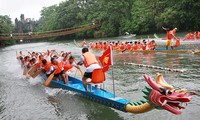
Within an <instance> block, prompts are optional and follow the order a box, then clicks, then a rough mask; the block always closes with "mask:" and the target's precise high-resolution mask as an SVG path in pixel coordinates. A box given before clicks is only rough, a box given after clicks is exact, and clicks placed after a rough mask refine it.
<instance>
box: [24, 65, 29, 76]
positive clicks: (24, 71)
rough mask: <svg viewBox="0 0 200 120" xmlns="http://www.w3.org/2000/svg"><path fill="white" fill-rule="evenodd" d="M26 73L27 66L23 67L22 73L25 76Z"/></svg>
mask: <svg viewBox="0 0 200 120" xmlns="http://www.w3.org/2000/svg"><path fill="white" fill-rule="evenodd" d="M27 71H28V69H27V66H24V72H23V75H26V74H27Z"/></svg>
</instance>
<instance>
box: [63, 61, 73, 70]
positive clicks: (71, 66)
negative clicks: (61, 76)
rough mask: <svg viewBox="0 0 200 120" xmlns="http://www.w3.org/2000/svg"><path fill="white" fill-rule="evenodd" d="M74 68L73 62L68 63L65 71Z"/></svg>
mask: <svg viewBox="0 0 200 120" xmlns="http://www.w3.org/2000/svg"><path fill="white" fill-rule="evenodd" d="M71 68H73V64H70V63H67V64H65V65H64V72H67V71H68V70H69V69H71Z"/></svg>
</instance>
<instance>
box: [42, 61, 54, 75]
mask: <svg viewBox="0 0 200 120" xmlns="http://www.w3.org/2000/svg"><path fill="white" fill-rule="evenodd" d="M51 66H52V64H51V62H49V61H47V63H46V65H44V64H42V67H43V69H44V70H45V71H46V72H49V71H50V68H51Z"/></svg>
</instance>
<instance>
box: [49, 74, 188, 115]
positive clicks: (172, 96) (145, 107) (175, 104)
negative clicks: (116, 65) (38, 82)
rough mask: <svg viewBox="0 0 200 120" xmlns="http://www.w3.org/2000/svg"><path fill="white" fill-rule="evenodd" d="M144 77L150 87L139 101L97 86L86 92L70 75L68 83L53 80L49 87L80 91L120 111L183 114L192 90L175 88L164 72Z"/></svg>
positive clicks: (79, 81) (80, 82) (83, 94)
mask: <svg viewBox="0 0 200 120" xmlns="http://www.w3.org/2000/svg"><path fill="white" fill-rule="evenodd" d="M144 79H145V80H146V82H147V83H148V84H149V86H150V87H145V88H146V89H145V90H144V91H143V93H144V94H145V96H144V98H145V99H146V100H141V101H138V102H130V101H129V100H127V99H124V98H121V97H118V96H115V95H114V94H113V93H111V92H109V91H106V90H104V89H103V88H98V87H95V86H88V90H89V91H92V92H86V91H85V89H84V87H83V84H82V81H81V80H79V79H77V78H74V77H70V76H69V82H68V84H64V83H63V82H62V81H58V82H57V81H55V80H52V81H51V83H50V86H49V87H53V88H62V89H64V90H69V91H74V92H76V93H78V95H81V96H83V97H85V98H88V99H90V100H92V101H96V102H98V103H100V104H103V105H106V106H109V107H112V108H114V109H117V110H120V111H124V112H130V113H135V114H139V113H144V112H148V111H150V110H153V109H159V110H161V109H164V110H167V111H169V112H171V113H173V114H181V113H182V111H183V109H185V107H184V106H182V105H183V104H182V103H188V102H190V101H191V98H192V97H191V93H190V92H187V90H185V89H179V90H178V89H175V88H174V87H173V86H172V85H169V84H168V83H167V82H166V81H165V80H164V78H163V76H162V74H159V73H157V76H156V79H155V80H153V79H152V78H151V77H149V76H147V75H146V74H145V75H144ZM185 105H187V104H185Z"/></svg>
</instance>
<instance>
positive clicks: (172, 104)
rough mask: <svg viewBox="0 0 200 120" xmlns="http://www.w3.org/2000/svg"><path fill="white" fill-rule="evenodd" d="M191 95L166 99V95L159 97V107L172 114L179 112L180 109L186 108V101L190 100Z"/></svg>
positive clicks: (180, 111)
mask: <svg viewBox="0 0 200 120" xmlns="http://www.w3.org/2000/svg"><path fill="white" fill-rule="evenodd" d="M190 100H191V97H190V96H187V95H186V96H185V97H183V98H177V99H174V98H172V99H166V97H163V98H161V99H160V102H161V107H162V108H164V109H166V110H168V111H170V112H172V113H174V114H181V113H182V110H183V109H185V108H186V106H187V103H188V102H190Z"/></svg>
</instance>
